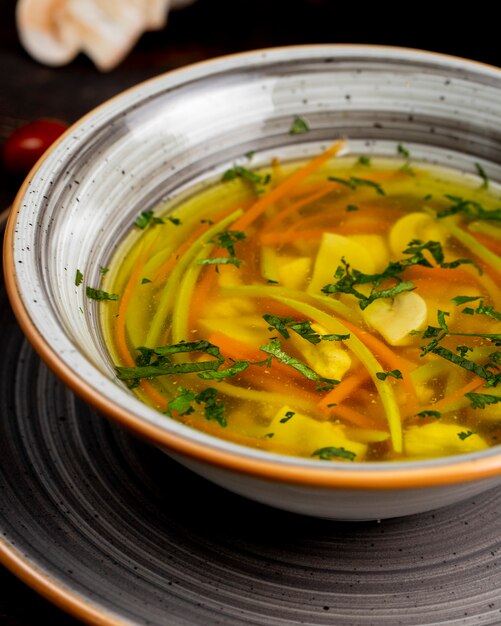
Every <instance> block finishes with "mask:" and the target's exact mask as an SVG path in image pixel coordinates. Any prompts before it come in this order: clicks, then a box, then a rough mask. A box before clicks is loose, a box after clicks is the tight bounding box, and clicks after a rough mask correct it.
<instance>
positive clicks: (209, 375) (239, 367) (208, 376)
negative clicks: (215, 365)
mask: <svg viewBox="0 0 501 626" xmlns="http://www.w3.org/2000/svg"><path fill="white" fill-rule="evenodd" d="M249 365H250V362H249V361H235V363H233V365H230V367H227V368H226V369H224V370H208V371H207V372H202V373H200V374H197V376H198V377H199V378H202V379H203V380H224V379H225V378H229V377H230V376H236V375H237V374H240V373H241V372H244V371H245V370H246V369H247V368H248V367H249Z"/></svg>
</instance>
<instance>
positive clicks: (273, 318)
mask: <svg viewBox="0 0 501 626" xmlns="http://www.w3.org/2000/svg"><path fill="white" fill-rule="evenodd" d="M263 319H264V321H265V322H266V323H267V324H268V330H276V331H278V332H279V333H280V334H281V335H282V337H283V338H284V339H289V337H290V334H289V331H288V330H287V324H289V323H290V322H294V321H295V320H294V318H293V317H279V316H278V315H271V314H270V313H265V314H264V315H263Z"/></svg>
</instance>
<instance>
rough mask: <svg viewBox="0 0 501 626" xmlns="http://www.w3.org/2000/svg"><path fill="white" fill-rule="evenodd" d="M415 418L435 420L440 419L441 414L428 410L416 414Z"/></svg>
mask: <svg viewBox="0 0 501 626" xmlns="http://www.w3.org/2000/svg"><path fill="white" fill-rule="evenodd" d="M416 415H417V417H423V418H425V417H434V418H435V419H437V420H438V419H440V418H441V417H442V413H440V411H430V410H426V411H420V412H419V413H416Z"/></svg>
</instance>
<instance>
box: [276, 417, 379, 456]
mask: <svg viewBox="0 0 501 626" xmlns="http://www.w3.org/2000/svg"><path fill="white" fill-rule="evenodd" d="M291 413H293V415H292V417H290V418H289V419H287V415H290V414H291ZM281 420H284V421H281ZM268 432H269V433H273V442H276V443H277V444H280V445H283V446H290V447H291V450H297V452H298V453H299V454H304V455H308V456H310V455H311V454H313V452H315V450H318V449H320V448H326V447H330V446H332V447H336V448H344V449H345V450H349V451H350V452H354V453H355V454H356V460H357V461H360V460H362V459H363V457H364V456H365V453H366V451H367V445H365V444H363V443H360V442H358V441H354V440H353V439H349V438H348V437H347V436H346V433H345V428H344V426H341V425H340V424H333V423H332V422H319V421H317V420H316V419H314V418H312V417H309V416H308V415H305V414H303V413H297V412H295V411H294V409H293V408H291V407H290V406H283V407H282V408H281V409H280V410H279V411H277V413H276V414H275V416H274V417H273V419H272V420H271V422H270V424H269V426H268ZM333 460H336V459H333ZM340 460H341V459H340Z"/></svg>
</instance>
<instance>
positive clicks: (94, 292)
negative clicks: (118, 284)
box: [85, 287, 118, 300]
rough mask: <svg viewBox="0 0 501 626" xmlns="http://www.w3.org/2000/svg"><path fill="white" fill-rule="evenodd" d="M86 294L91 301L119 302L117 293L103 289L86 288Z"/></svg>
mask: <svg viewBox="0 0 501 626" xmlns="http://www.w3.org/2000/svg"><path fill="white" fill-rule="evenodd" d="M85 293H86V295H87V298H90V299H91V300H118V294H117V293H108V292H107V291H103V290H102V289H94V288H93V287H86V289H85Z"/></svg>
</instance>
